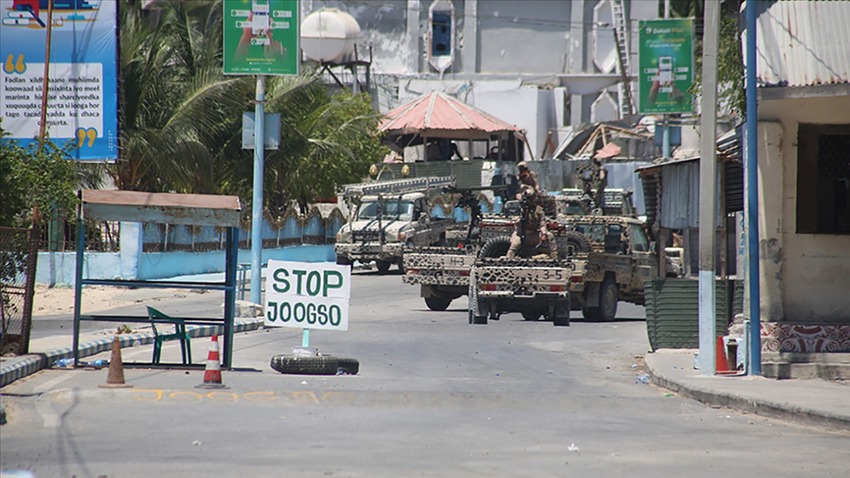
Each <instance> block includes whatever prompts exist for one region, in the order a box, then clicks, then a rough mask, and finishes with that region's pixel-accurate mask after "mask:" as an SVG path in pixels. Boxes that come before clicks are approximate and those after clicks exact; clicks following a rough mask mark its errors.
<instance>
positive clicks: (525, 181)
mask: <svg viewBox="0 0 850 478" xmlns="http://www.w3.org/2000/svg"><path fill="white" fill-rule="evenodd" d="M516 167H517V169H519V182H520V185H522V186H531V188H532V189H534V192H535V193H539V192H540V186H539V185H538V184H537V174H535V172H534V171H532V170H530V169H528V164H527V163H526V162H525V161H520V162H519V163H518V164H517V165H516Z"/></svg>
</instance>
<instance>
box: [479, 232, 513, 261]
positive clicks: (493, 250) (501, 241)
mask: <svg viewBox="0 0 850 478" xmlns="http://www.w3.org/2000/svg"><path fill="white" fill-rule="evenodd" d="M510 247H511V238H510V237H507V236H499V237H494V238H492V239H490V240H489V241H487V242H485V243H484V245H483V246H481V250H480V251H478V257H502V256H504V255H505V254H507V253H508V249H510Z"/></svg>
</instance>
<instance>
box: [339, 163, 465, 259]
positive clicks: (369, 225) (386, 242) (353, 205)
mask: <svg viewBox="0 0 850 478" xmlns="http://www.w3.org/2000/svg"><path fill="white" fill-rule="evenodd" d="M454 183H455V181H454V178H452V177H426V178H416V179H402V180H392V181H376V182H369V183H362V184H354V185H348V186H346V187H345V189H344V191H343V197H344V199H345V200H346V202H347V203H348V205H349V211H350V212H349V219H348V222H347V223H346V224H344V225H343V226H342V227H341V228H340V230H339V232H337V235H336V244H335V245H334V252H335V253H336V263H337V264H341V265H352V264H353V263H354V262H355V261H359V262H361V263H367V262H371V261H374V262H375V266H376V267H377V269H378V272H379V273H381V274H383V273H386V272H387V271H388V270H389V268H390V266H391V265H392V264H396V265H397V266H398V268H399V269H400V270H401V271H402V272H404V263H403V261H402V257H403V253H404V247H405V246H408V247H424V246H436V245H444V244H445V242H446V235H447V233H448V232H449V230H450V228H452V227H453V226H454V224H455V221H454V219H453V218H439V217H432V216H431V210H432V204H431V198H432V196H435V195H437V194H439V193H440V191H441V190H442V189H443V188H447V187H451V186H453V185H454Z"/></svg>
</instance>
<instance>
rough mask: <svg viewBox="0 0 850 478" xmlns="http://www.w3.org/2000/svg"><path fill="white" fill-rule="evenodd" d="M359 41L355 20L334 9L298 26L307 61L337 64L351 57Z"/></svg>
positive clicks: (358, 31) (316, 12)
mask: <svg viewBox="0 0 850 478" xmlns="http://www.w3.org/2000/svg"><path fill="white" fill-rule="evenodd" d="M358 38H360V25H358V24H357V20H355V19H354V17H352V16H351V15H349V14H347V13H345V12H343V11H341V10H338V9H336V8H323V9H321V10H317V11H315V12H313V13H311V14H309V15H307V18H305V19H304V22H303V23H302V24H301V49H302V50H304V54H305V55H306V56H307V58H310V59H311V60H315V61H318V62H321V63H338V62H340V61H342V59H343V58H344V57H345V56H346V55H350V54H352V53H354V42H355V41H356V40H357V39H358Z"/></svg>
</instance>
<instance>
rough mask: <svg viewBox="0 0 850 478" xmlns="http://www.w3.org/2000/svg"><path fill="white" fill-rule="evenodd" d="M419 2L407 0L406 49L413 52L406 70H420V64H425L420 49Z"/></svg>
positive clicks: (420, 7)
mask: <svg viewBox="0 0 850 478" xmlns="http://www.w3.org/2000/svg"><path fill="white" fill-rule="evenodd" d="M421 9H422V6H421V2H420V1H419V0H407V51H411V52H414V54H413V55H410V56H409V58H410V64H409V65H408V66H407V71H410V72H417V73H421V72H422V65H423V64H425V61H424V57H425V55H424V54H423V49H422V32H421V31H420V28H419V18H420V13H421ZM426 13H427V9H426Z"/></svg>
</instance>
